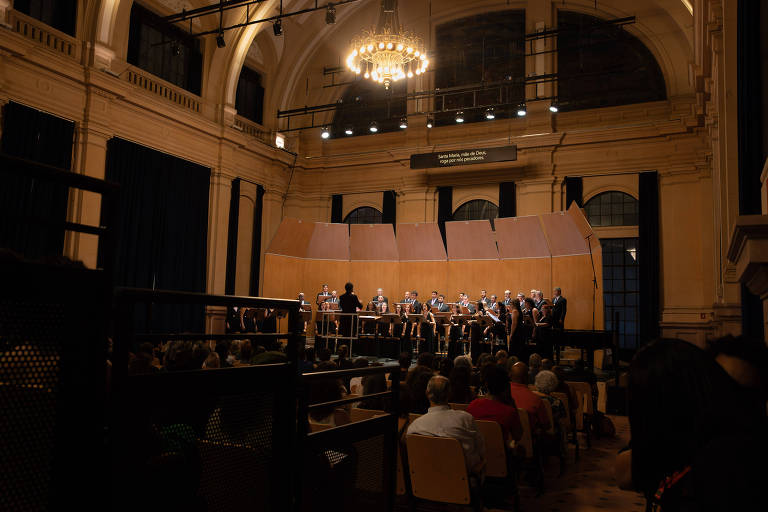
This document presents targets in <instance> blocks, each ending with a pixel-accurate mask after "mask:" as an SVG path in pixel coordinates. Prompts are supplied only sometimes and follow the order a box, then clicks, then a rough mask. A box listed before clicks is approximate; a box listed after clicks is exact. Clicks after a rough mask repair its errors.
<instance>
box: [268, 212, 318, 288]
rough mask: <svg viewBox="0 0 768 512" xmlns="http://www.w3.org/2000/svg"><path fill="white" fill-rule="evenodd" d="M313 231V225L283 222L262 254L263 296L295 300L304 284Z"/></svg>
mask: <svg viewBox="0 0 768 512" xmlns="http://www.w3.org/2000/svg"><path fill="white" fill-rule="evenodd" d="M314 231H315V223H314V222H304V221H301V220H298V219H291V218H285V219H283V222H281V223H280V227H278V228H277V233H275V236H274V237H273V238H272V241H271V242H270V244H269V247H268V248H267V250H266V252H265V254H264V284H263V286H262V291H261V293H262V295H264V296H265V297H276V298H282V299H295V298H296V297H297V294H298V293H299V290H300V289H301V288H302V286H303V281H304V261H305V260H304V258H306V256H307V248H308V247H309V243H310V241H311V240H312V234H313V233H314Z"/></svg>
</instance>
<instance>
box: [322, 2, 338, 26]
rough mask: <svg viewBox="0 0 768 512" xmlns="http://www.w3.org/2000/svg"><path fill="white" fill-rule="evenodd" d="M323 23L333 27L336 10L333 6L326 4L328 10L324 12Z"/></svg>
mask: <svg viewBox="0 0 768 512" xmlns="http://www.w3.org/2000/svg"><path fill="white" fill-rule="evenodd" d="M325 23H326V25H333V24H335V23H336V8H335V7H334V6H333V4H328V10H327V11H325Z"/></svg>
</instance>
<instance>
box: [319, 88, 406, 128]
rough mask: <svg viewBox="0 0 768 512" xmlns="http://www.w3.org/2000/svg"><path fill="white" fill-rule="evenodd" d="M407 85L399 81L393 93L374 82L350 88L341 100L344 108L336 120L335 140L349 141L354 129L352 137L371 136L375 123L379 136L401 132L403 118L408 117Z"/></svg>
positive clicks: (334, 125) (334, 126)
mask: <svg viewBox="0 0 768 512" xmlns="http://www.w3.org/2000/svg"><path fill="white" fill-rule="evenodd" d="M405 82H406V80H399V81H397V82H395V83H393V84H392V86H391V87H390V89H389V90H387V89H385V88H384V86H383V85H381V84H379V83H375V82H372V81H370V80H360V81H357V82H354V83H353V84H352V85H350V86H349V87H347V90H346V91H344V95H343V96H342V98H341V107H340V108H339V109H338V110H337V111H336V115H335V116H334V118H333V130H332V132H331V137H335V138H340V137H346V136H347V135H348V134H346V133H345V132H346V130H347V129H349V128H351V129H352V135H371V134H373V133H374V132H371V131H370V126H371V123H372V122H374V121H375V122H376V124H377V128H378V129H377V131H376V132H375V133H383V132H393V131H397V130H400V118H401V117H403V116H404V115H406V103H405V90H406V89H405Z"/></svg>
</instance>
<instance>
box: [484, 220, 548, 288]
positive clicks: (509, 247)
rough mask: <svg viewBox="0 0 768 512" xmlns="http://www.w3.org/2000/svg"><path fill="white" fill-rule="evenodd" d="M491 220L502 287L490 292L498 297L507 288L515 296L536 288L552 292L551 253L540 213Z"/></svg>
mask: <svg viewBox="0 0 768 512" xmlns="http://www.w3.org/2000/svg"><path fill="white" fill-rule="evenodd" d="M494 224H495V226H496V242H497V244H498V247H499V258H500V259H501V261H500V263H499V268H500V270H499V276H500V279H501V281H502V283H503V285H502V286H503V288H502V289H501V290H499V291H498V293H497V292H493V293H496V294H497V295H498V296H499V297H500V298H501V297H503V293H504V290H505V289H509V290H510V291H511V292H512V297H515V296H517V294H518V293H519V292H523V293H524V294H525V295H529V294H530V292H531V290H533V289H536V290H541V291H542V292H544V296H545V297H549V296H550V295H551V293H552V254H551V253H550V252H549V244H548V243H547V237H546V236H545V235H544V230H543V229H542V226H541V221H540V220H539V217H538V216H536V215H532V216H528V217H508V218H501V219H496V220H495V221H494ZM489 293H490V292H489Z"/></svg>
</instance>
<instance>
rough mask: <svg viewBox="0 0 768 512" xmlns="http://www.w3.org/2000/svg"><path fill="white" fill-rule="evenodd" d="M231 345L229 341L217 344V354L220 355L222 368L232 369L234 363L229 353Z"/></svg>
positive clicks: (220, 341)
mask: <svg viewBox="0 0 768 512" xmlns="http://www.w3.org/2000/svg"><path fill="white" fill-rule="evenodd" d="M230 346H231V343H230V342H229V340H219V341H217V342H216V348H215V349H214V350H216V353H217V354H218V355H219V364H220V365H221V367H222V368H231V367H232V363H233V361H232V360H231V359H230V358H231V357H232V356H231V354H230V353H229V347H230Z"/></svg>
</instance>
